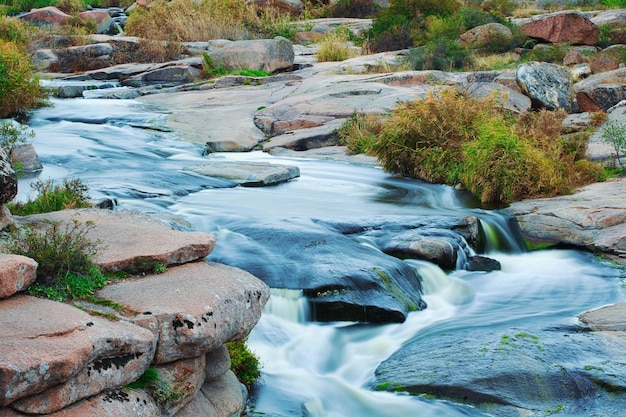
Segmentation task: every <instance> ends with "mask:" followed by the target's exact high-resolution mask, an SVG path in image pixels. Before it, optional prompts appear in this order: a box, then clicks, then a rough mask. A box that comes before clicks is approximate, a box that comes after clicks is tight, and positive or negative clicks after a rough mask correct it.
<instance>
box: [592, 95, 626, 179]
mask: <svg viewBox="0 0 626 417" xmlns="http://www.w3.org/2000/svg"><path fill="white" fill-rule="evenodd" d="M605 115H606V121H605V122H604V123H603V124H602V125H601V126H600V127H599V128H598V129H595V130H594V132H593V133H592V134H591V137H590V138H589V140H588V141H587V151H586V152H585V157H586V158H587V159H588V160H590V161H594V162H598V163H600V164H602V165H604V166H606V167H615V166H616V165H619V161H618V160H617V154H616V149H615V146H614V145H613V144H612V143H610V141H607V140H605V139H604V138H603V137H602V136H603V134H604V128H605V127H606V125H607V123H613V124H616V125H622V124H625V123H626V101H620V102H619V103H617V104H616V105H615V106H613V107H611V108H610V109H608V110H607V111H606V113H605ZM620 158H622V161H623V158H624V155H620Z"/></svg>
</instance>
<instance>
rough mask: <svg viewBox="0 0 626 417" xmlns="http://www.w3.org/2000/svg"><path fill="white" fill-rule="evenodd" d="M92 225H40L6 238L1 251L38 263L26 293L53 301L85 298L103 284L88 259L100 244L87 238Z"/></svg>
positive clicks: (77, 223)
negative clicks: (34, 279) (31, 283)
mask: <svg viewBox="0 0 626 417" xmlns="http://www.w3.org/2000/svg"><path fill="white" fill-rule="evenodd" d="M93 227H94V225H93V223H89V222H88V223H81V222H79V221H78V220H74V221H73V222H71V223H68V224H65V225H63V224H62V223H61V222H53V221H44V222H43V224H41V225H39V228H35V227H34V226H26V227H22V228H19V229H17V230H15V231H13V232H11V233H10V234H9V238H8V241H7V243H5V244H4V245H3V246H4V247H3V250H4V251H5V252H7V253H13V254H17V255H23V256H27V257H29V258H32V259H34V260H35V261H37V263H38V267H37V280H36V282H35V284H33V285H31V286H30V287H29V288H28V290H27V292H28V294H30V295H34V296H37V297H43V298H50V299H53V300H57V301H62V300H65V299H76V298H84V297H87V296H89V295H91V294H93V292H94V291H95V290H97V289H99V288H102V287H103V286H104V284H105V283H106V279H105V277H104V275H103V274H102V272H101V271H100V269H99V268H98V266H97V265H96V264H95V263H94V262H93V261H92V257H93V256H94V255H95V254H96V252H97V250H98V249H99V247H100V245H101V242H99V241H92V240H91V239H89V238H88V237H87V234H88V232H89V231H90V230H91V229H92V228H93Z"/></svg>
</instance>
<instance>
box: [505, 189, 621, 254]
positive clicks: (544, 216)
mask: <svg viewBox="0 0 626 417" xmlns="http://www.w3.org/2000/svg"><path fill="white" fill-rule="evenodd" d="M625 194H626V179H623V178H622V179H614V180H610V181H606V182H599V183H596V184H591V185H588V186H586V187H582V188H580V189H578V191H577V192H576V193H575V194H572V195H566V196H558V197H554V198H539V199H533V200H524V201H520V202H517V203H513V204H511V206H509V207H508V208H506V209H505V210H504V212H505V213H507V214H510V215H512V216H515V217H516V218H517V221H518V223H519V225H520V228H521V230H522V233H523V234H524V235H525V236H526V237H527V238H529V239H531V240H534V241H539V242H552V243H555V244H567V245H573V246H577V247H580V248H583V249H586V250H589V251H592V252H603V253H606V254H612V255H618V256H619V257H620V258H623V257H624V256H626V201H625V200H624V195H625Z"/></svg>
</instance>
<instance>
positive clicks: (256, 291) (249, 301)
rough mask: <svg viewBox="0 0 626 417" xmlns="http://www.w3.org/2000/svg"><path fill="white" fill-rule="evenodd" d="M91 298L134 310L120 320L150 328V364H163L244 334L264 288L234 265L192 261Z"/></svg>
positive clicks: (116, 285) (252, 322) (260, 304)
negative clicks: (153, 339) (152, 335)
mask: <svg viewBox="0 0 626 417" xmlns="http://www.w3.org/2000/svg"><path fill="white" fill-rule="evenodd" d="M97 296H98V297H101V298H104V299H107V300H111V301H113V302H116V303H119V304H122V305H124V306H126V307H128V308H129V309H131V310H134V311H137V312H139V314H138V315H136V316H132V317H125V318H123V317H122V318H123V319H125V320H128V321H130V322H132V323H135V324H137V325H139V326H142V327H146V328H148V329H150V330H151V331H153V332H155V335H156V337H157V339H158V346H157V351H156V354H155V356H154V363H156V364H163V363H169V362H173V361H177V360H180V359H184V358H191V357H197V356H200V355H203V354H205V353H206V352H209V351H212V350H215V349H217V348H218V347H219V346H220V345H222V344H224V343H226V342H228V341H230V340H236V339H242V338H244V337H246V336H247V335H248V333H249V332H250V331H251V330H252V328H253V327H254V325H256V323H257V321H258V320H259V319H260V317H261V310H262V308H263V306H264V305H265V303H266V302H267V300H268V298H269V289H268V288H267V286H266V285H265V284H263V283H262V282H261V281H259V280H258V279H257V278H255V277H254V276H252V275H250V274H249V273H247V272H245V271H242V270H240V269H237V268H233V267H230V266H226V265H220V264H214V263H206V262H195V263H189V264H185V265H182V266H178V267H174V268H169V269H168V270H167V271H166V272H164V273H162V274H158V275H150V276H148V277H145V278H142V279H137V280H128V281H125V282H119V283H113V284H110V285H108V286H106V287H105V288H103V289H101V290H99V291H98V292H97Z"/></svg>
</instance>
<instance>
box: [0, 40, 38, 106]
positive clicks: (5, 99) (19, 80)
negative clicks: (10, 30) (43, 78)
mask: <svg viewBox="0 0 626 417" xmlns="http://www.w3.org/2000/svg"><path fill="white" fill-rule="evenodd" d="M46 97H47V93H46V91H45V90H44V89H43V88H42V87H41V86H40V85H39V80H38V79H37V78H36V77H35V73H34V70H33V66H32V63H31V61H30V58H29V57H28V56H26V55H25V54H24V53H23V52H22V51H21V50H20V49H19V48H18V47H17V46H16V45H15V44H14V43H12V42H5V41H1V40H0V118H5V117H9V116H12V115H15V114H19V113H24V112H26V111H27V110H29V109H32V108H34V107H38V106H41V105H43V104H44V103H45V99H46Z"/></svg>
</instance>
